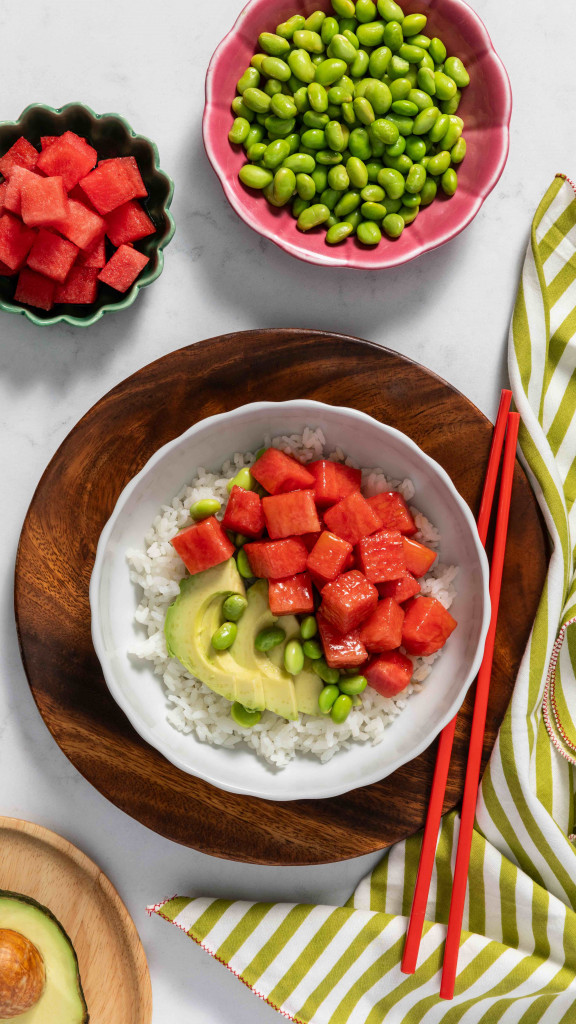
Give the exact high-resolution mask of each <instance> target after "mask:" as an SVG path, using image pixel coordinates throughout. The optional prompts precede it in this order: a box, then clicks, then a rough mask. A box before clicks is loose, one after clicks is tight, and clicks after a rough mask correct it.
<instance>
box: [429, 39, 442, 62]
mask: <svg viewBox="0 0 576 1024" xmlns="http://www.w3.org/2000/svg"><path fill="white" fill-rule="evenodd" d="M428 53H429V54H430V56H431V57H432V60H433V61H434V63H435V64H443V63H444V61H445V60H446V47H445V46H444V43H443V42H442V40H441V39H438V37H437V36H434V38H433V39H431V40H430V46H429V49H428Z"/></svg>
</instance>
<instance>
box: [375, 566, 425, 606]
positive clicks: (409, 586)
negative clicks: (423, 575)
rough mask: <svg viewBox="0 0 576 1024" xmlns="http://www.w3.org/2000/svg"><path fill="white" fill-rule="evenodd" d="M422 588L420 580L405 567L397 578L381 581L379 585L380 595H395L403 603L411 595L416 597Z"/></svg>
mask: <svg viewBox="0 0 576 1024" xmlns="http://www.w3.org/2000/svg"><path fill="white" fill-rule="evenodd" d="M420 589H421V588H420V584H419V583H418V580H417V579H416V578H415V576H413V575H412V573H411V572H408V569H405V570H404V572H403V573H402V575H401V576H399V577H398V579H397V580H387V581H386V582H385V583H379V584H378V586H377V590H378V593H379V594H380V597H393V598H394V600H395V601H397V602H398V604H402V602H403V601H408V600H409V599H410V598H411V597H415V596H416V594H419V593H420Z"/></svg>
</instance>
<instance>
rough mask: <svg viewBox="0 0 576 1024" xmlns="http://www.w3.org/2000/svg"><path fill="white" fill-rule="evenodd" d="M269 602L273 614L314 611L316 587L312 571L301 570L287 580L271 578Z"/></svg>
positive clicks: (301, 613)
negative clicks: (311, 574) (312, 578)
mask: <svg viewBox="0 0 576 1024" xmlns="http://www.w3.org/2000/svg"><path fill="white" fill-rule="evenodd" d="M268 603H269V605H270V611H271V612H272V614H273V615H307V614H308V613H310V612H313V611H314V589H313V587H312V580H311V578H310V573H308V572H301V573H298V575H297V576H290V577H289V578H288V579H286V580H269V582H268Z"/></svg>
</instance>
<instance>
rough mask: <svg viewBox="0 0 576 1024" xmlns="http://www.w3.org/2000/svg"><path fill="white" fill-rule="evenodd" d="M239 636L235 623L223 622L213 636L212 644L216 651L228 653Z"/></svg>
mask: <svg viewBox="0 0 576 1024" xmlns="http://www.w3.org/2000/svg"><path fill="white" fill-rule="evenodd" d="M237 635H238V626H237V625H236V623H235V622H223V623H222V625H221V626H219V627H218V629H217V630H216V632H215V633H213V634H212V639H211V641H210V643H211V644H212V647H213V648H214V650H215V651H227V650H228V648H229V647H232V644H233V643H234V641H235V639H236V637H237Z"/></svg>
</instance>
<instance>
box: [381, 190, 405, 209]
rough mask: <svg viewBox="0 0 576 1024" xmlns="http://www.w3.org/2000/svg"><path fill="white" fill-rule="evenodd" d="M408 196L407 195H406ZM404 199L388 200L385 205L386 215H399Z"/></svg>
mask: <svg viewBox="0 0 576 1024" xmlns="http://www.w3.org/2000/svg"><path fill="white" fill-rule="evenodd" d="M404 195H406V193H404ZM402 205H403V201H402V199H387V200H386V202H385V203H384V206H385V207H386V213H398V212H399V211H400V210H401V209H402Z"/></svg>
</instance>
